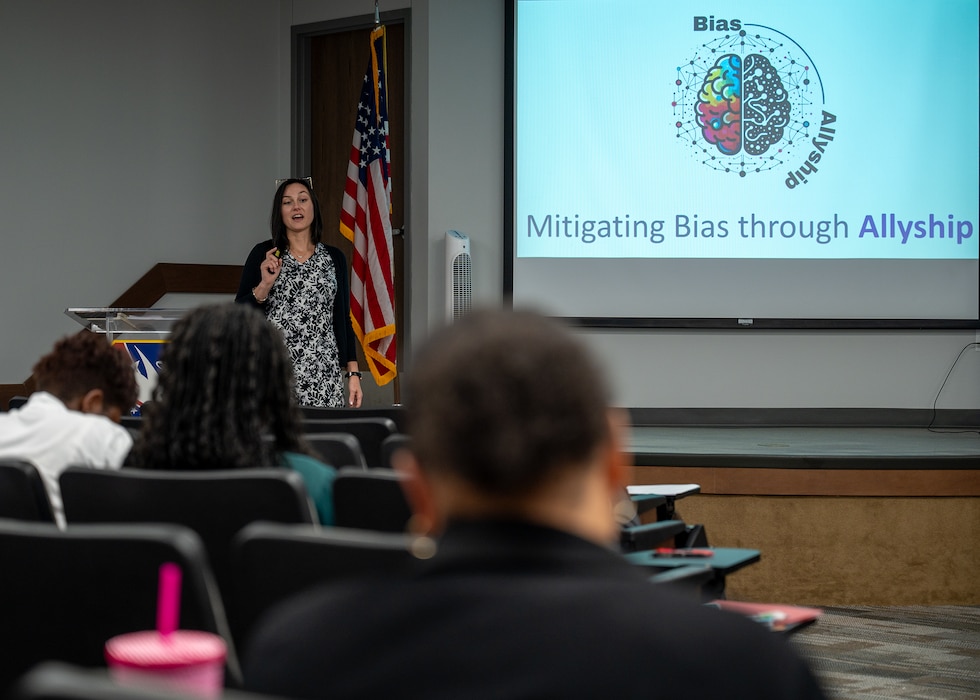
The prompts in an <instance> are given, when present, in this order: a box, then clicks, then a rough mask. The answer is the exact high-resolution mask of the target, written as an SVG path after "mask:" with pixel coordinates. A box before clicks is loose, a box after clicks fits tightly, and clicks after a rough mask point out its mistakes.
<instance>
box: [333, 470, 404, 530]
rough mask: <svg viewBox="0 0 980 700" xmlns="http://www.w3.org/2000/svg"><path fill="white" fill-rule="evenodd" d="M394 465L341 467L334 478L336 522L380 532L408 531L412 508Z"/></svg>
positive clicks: (338, 525)
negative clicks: (368, 467)
mask: <svg viewBox="0 0 980 700" xmlns="http://www.w3.org/2000/svg"><path fill="white" fill-rule="evenodd" d="M404 478H405V477H404V476H403V475H402V474H399V473H398V472H396V471H394V470H391V469H340V470H338V472H337V477H336V478H335V479H334V482H333V512H334V525H336V526H337V527H347V528H359V529H364V530H375V531H379V532H405V529H406V527H407V525H408V521H409V519H411V517H412V511H411V509H410V508H409V505H408V501H407V500H406V499H405V493H404V491H402V485H401V482H402V480H403V479H404Z"/></svg>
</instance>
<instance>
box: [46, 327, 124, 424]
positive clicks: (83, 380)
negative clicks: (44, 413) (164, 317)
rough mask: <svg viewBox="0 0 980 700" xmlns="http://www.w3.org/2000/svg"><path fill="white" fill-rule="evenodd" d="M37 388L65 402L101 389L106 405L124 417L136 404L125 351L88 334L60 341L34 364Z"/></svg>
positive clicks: (68, 337) (103, 338)
mask: <svg viewBox="0 0 980 700" xmlns="http://www.w3.org/2000/svg"><path fill="white" fill-rule="evenodd" d="M34 377H35V380H36V382H37V388H38V389H40V390H41V391H46V392H48V393H49V394H53V395H54V396H57V397H58V398H59V399H61V400H62V401H64V402H65V403H71V402H72V401H75V400H76V399H81V398H82V397H83V396H84V395H85V394H87V393H88V392H89V391H91V390H93V389H101V390H102V400H103V403H104V404H105V405H106V406H111V407H114V408H118V409H119V411H120V412H121V413H123V414H127V413H129V410H130V409H131V408H132V407H133V406H135V405H136V399H137V397H138V396H139V390H138V389H137V386H136V376H135V374H134V373H133V361H132V359H131V358H130V356H129V354H128V353H127V352H126V350H125V348H120V347H118V346H114V345H110V344H109V343H108V342H106V339H105V336H101V335H96V334H95V333H91V332H89V331H81V332H79V333H76V334H75V335H70V336H67V337H65V338H62V339H61V340H59V341H58V342H57V343H55V344H54V348H53V349H52V350H51V352H49V353H48V354H47V355H45V356H44V357H42V358H41V359H40V360H38V362H37V364H36V365H34Z"/></svg>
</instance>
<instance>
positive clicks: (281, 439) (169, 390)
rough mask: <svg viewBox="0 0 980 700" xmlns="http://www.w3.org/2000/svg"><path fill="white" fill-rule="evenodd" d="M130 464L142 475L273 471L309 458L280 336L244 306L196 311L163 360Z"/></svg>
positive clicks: (178, 328)
mask: <svg viewBox="0 0 980 700" xmlns="http://www.w3.org/2000/svg"><path fill="white" fill-rule="evenodd" d="M161 364H162V368H161V370H160V377H159V382H158V384H157V386H156V389H154V393H153V401H152V402H150V404H149V405H148V406H147V407H146V411H145V414H146V415H145V416H144V418H143V425H142V429H141V431H140V437H139V440H138V441H137V444H136V447H135V452H134V455H135V461H134V464H136V465H138V466H140V467H142V468H146V469H240V468H248V467H258V466H273V465H275V464H277V463H278V458H277V453H279V452H282V451H285V450H290V451H298V452H307V451H308V448H307V447H306V445H305V442H304V441H303V439H302V437H301V418H300V413H299V408H298V406H297V404H296V400H295V397H294V394H293V367H292V361H291V360H290V358H289V354H288V351H287V350H286V347H285V345H284V344H283V341H282V337H281V336H280V334H279V331H278V330H277V329H276V328H275V327H274V326H273V325H272V324H270V323H269V322H268V321H266V319H265V317H264V316H263V315H262V313H261V312H259V311H257V310H255V309H253V308H251V307H249V306H246V305H244V304H232V303H229V304H217V305H209V306H202V307H198V308H196V309H194V310H192V311H190V312H188V313H187V314H186V315H185V316H184V317H183V318H181V319H180V320H179V321H178V322H177V323H176V324H174V327H173V330H172V332H171V335H170V342H169V343H168V344H167V345H166V346H165V347H164V349H163V353H162V355H161Z"/></svg>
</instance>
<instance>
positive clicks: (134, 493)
mask: <svg viewBox="0 0 980 700" xmlns="http://www.w3.org/2000/svg"><path fill="white" fill-rule="evenodd" d="M59 482H60V484H61V500H62V503H63V504H64V508H65V518H66V520H67V522H68V527H69V529H70V528H71V527H73V526H74V525H75V524H77V523H125V522H129V523H140V522H142V523H147V522H150V523H153V522H156V523H178V524H180V525H184V526H186V527H189V528H190V529H192V530H194V531H195V532H196V533H197V534H198V535H200V537H201V539H202V540H203V542H204V547H205V549H206V550H207V553H208V558H209V560H210V562H211V566H212V569H213V571H214V574H215V578H216V579H217V581H218V587H219V589H220V590H222V591H227V590H229V589H230V581H229V578H230V573H229V551H230V547H231V540H232V538H233V537H234V536H235V534H236V533H237V532H238V531H239V530H241V529H242V528H243V527H245V526H246V525H248V524H249V523H251V522H255V521H256V520H268V521H271V522H279V523H306V524H313V523H316V511H315V510H314V509H313V505H312V503H311V502H310V499H309V496H308V495H307V493H306V487H305V486H304V484H303V479H302V477H300V475H299V474H298V473H296V472H294V471H292V470H289V469H285V468H262V469H259V468H257V469H230V470H217V471H151V470H143V469H128V468H123V469H119V470H117V471H108V470H102V469H85V468H79V467H69V468H68V469H66V470H65V471H64V472H62V473H61V477H60V479H59Z"/></svg>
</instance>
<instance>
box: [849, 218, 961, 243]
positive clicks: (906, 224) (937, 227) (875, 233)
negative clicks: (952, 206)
mask: <svg viewBox="0 0 980 700" xmlns="http://www.w3.org/2000/svg"><path fill="white" fill-rule="evenodd" d="M865 237H867V238H880V239H891V238H901V239H902V244H903V245H905V244H906V243H908V242H909V238H947V239H949V240H953V239H954V238H955V239H956V243H957V245H962V244H963V241H965V240H967V239H969V238H972V237H973V222H972V221H968V220H965V219H963V220H954V217H953V215H952V214H949V215H948V216H947V218H946V220H945V221H944V220H943V219H939V218H936V216H935V214H930V215H929V219H928V221H927V220H925V219H920V220H918V221H915V220H912V219H901V218H899V217H898V216H896V215H895V214H881V216H880V217H877V216H873V215H871V214H868V215H867V216H865V217H864V223H862V224H861V230H860V231H859V232H858V238H865Z"/></svg>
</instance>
